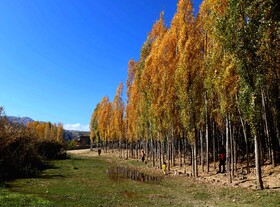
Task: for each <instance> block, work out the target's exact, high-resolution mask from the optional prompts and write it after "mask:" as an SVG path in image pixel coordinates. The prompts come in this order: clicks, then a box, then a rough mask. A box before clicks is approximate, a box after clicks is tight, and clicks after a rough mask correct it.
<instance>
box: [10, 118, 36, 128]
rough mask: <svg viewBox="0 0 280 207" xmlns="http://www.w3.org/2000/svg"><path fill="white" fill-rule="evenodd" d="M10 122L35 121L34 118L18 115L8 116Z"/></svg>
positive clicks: (24, 123)
mask: <svg viewBox="0 0 280 207" xmlns="http://www.w3.org/2000/svg"><path fill="white" fill-rule="evenodd" d="M7 118H8V120H9V122H11V123H18V124H23V125H25V126H26V125H27V124H28V123H29V122H34V120H33V119H31V118H29V117H17V116H7Z"/></svg>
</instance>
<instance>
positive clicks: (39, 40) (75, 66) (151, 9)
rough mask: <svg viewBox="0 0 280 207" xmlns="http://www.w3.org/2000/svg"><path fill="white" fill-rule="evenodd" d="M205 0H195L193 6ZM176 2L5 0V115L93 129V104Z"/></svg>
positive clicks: (121, 78)
mask: <svg viewBox="0 0 280 207" xmlns="http://www.w3.org/2000/svg"><path fill="white" fill-rule="evenodd" d="M201 2H202V1H201V0H197V1H193V3H194V13H197V12H198V8H199V5H200V4H201ZM176 6H177V0H172V1H166V0H165V1H164V0H163V1H160V0H156V1H152V2H151V1H148V0H145V1H141V2H139V1H134V2H133V3H127V2H116V1H110V0H109V1H105V2H100V1H96V0H94V1H88V0H83V1H79V2H72V1H71V2H70V1H66V0H63V1H54V0H50V1H40V0H35V1H28V2H25V1H17V2H15V1H7V0H5V1H1V2H0V28H1V32H0V45H1V46H2V51H4V52H2V53H1V54H0V68H1V69H0V70H1V73H2V75H1V77H0V106H3V107H4V109H5V113H6V115H7V116H16V117H29V118H31V119H33V120H40V121H43V122H51V123H58V122H60V123H62V124H63V126H64V127H65V129H66V128H67V130H85V129H88V131H89V122H90V117H91V114H92V112H93V110H94V108H95V106H96V105H97V104H98V103H99V102H100V101H101V99H102V97H104V96H108V97H109V98H110V100H112V99H113V97H114V95H115V91H116V88H117V86H118V85H119V83H120V82H123V83H124V84H125V82H126V78H127V65H128V62H129V60H130V59H134V60H138V58H139V56H140V50H141V47H142V45H143V43H144V42H145V40H146V37H147V34H148V33H149V32H150V31H151V28H152V26H153V24H154V23H155V21H156V20H157V19H158V18H159V15H160V12H161V11H164V18H165V21H166V25H167V26H169V25H170V22H171V20H172V18H173V16H174V14H175V12H176ZM124 94H125V90H124V92H123V95H124ZM124 97H125V96H124Z"/></svg>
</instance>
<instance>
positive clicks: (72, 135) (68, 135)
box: [7, 116, 89, 141]
mask: <svg viewBox="0 0 280 207" xmlns="http://www.w3.org/2000/svg"><path fill="white" fill-rule="evenodd" d="M7 119H8V120H9V122H11V123H16V124H21V125H25V126H27V124H28V123H29V122H34V120H33V119H32V118H30V117H17V116H7ZM39 122H41V121H39ZM81 135H86V136H89V132H84V131H76V130H65V129H64V133H63V138H64V140H65V141H69V140H72V139H78V138H79V137H80V136H81Z"/></svg>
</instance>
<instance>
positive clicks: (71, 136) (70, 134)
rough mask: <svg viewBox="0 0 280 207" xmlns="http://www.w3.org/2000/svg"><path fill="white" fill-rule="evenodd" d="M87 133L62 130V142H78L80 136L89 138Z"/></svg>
mask: <svg viewBox="0 0 280 207" xmlns="http://www.w3.org/2000/svg"><path fill="white" fill-rule="evenodd" d="M89 135H90V133H89V132H84V131H75V130H65V129H64V134H63V137H64V140H65V141H69V140H72V139H75V140H78V139H79V138H80V136H89Z"/></svg>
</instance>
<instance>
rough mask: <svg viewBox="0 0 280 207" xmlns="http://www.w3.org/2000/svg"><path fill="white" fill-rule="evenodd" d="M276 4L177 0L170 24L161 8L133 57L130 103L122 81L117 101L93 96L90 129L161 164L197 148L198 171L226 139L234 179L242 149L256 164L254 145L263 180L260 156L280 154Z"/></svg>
mask: <svg viewBox="0 0 280 207" xmlns="http://www.w3.org/2000/svg"><path fill="white" fill-rule="evenodd" d="M278 11H279V3H278V1H276V0H267V1H260V0H250V1H249V0H247V1H241V0H222V1H220V0H204V1H203V2H202V4H201V6H200V10H199V12H198V14H197V16H196V17H195V16H194V14H193V8H192V3H191V1H190V0H179V1H178V4H177V12H176V14H175V15H174V17H173V20H172V22H171V26H170V28H168V27H167V26H165V22H164V15H163V13H161V14H160V18H159V20H158V21H157V22H156V23H155V24H154V25H153V27H152V30H151V32H150V33H149V34H148V36H147V39H146V41H145V43H144V45H143V47H142V49H141V54H140V58H139V60H138V61H134V60H130V61H129V63H128V77H127V83H126V86H127V98H126V100H127V102H126V104H124V102H123V99H122V98H121V97H122V96H121V91H122V88H123V86H122V84H120V86H119V87H118V89H117V92H116V96H115V98H114V101H113V102H110V100H109V98H108V97H104V98H103V99H102V100H101V101H100V103H99V104H98V105H97V106H96V108H95V110H94V112H93V114H92V117H91V138H92V139H94V138H95V140H98V142H99V141H100V140H101V141H102V142H103V143H104V144H105V146H106V149H107V147H108V146H111V147H115V146H116V145H117V146H118V149H119V152H120V156H122V154H123V153H122V152H123V150H124V149H125V150H126V151H127V153H126V155H127V156H128V155H129V156H131V157H138V156H139V150H140V149H145V151H146V152H147V158H148V159H151V160H152V161H153V165H154V166H155V165H158V166H161V164H162V162H163V161H167V163H168V168H170V166H172V165H175V164H177V163H175V158H176V157H179V162H180V163H179V165H180V166H182V165H183V164H186V157H187V156H190V157H191V164H192V166H193V168H192V169H193V172H192V175H193V176H195V177H196V176H198V168H197V165H198V162H199V163H200V164H201V167H202V170H203V171H204V170H206V172H208V171H209V163H210V161H213V162H214V166H215V161H216V154H217V150H216V149H217V148H219V147H220V146H221V145H225V146H226V151H227V152H226V154H227V156H226V157H227V158H226V159H227V161H226V163H227V176H228V182H229V183H231V182H232V179H233V177H234V176H236V174H237V171H238V168H237V161H238V160H239V159H241V158H245V159H246V161H247V162H246V166H245V168H246V170H247V173H249V171H250V156H249V155H250V154H254V157H253V159H254V162H255V164H254V166H255V168H256V170H255V172H256V178H257V183H258V187H259V188H260V189H263V188H264V186H263V183H262V174H261V166H262V165H263V164H264V163H265V162H268V163H271V164H272V165H273V166H276V165H277V164H278V163H279V158H280V155H279V152H280V151H279V149H280V146H279V144H280V123H279V120H280V98H279V97H280V95H279V94H280V87H279V82H280V80H279V77H280V65H279V57H280V56H279V54H280V35H279V34H280V25H279V24H280V23H279V14H278V13H279V12H278ZM269 117H271V118H269ZM128 151H129V152H128ZM198 158H200V160H198ZM205 167H206V168H205Z"/></svg>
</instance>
